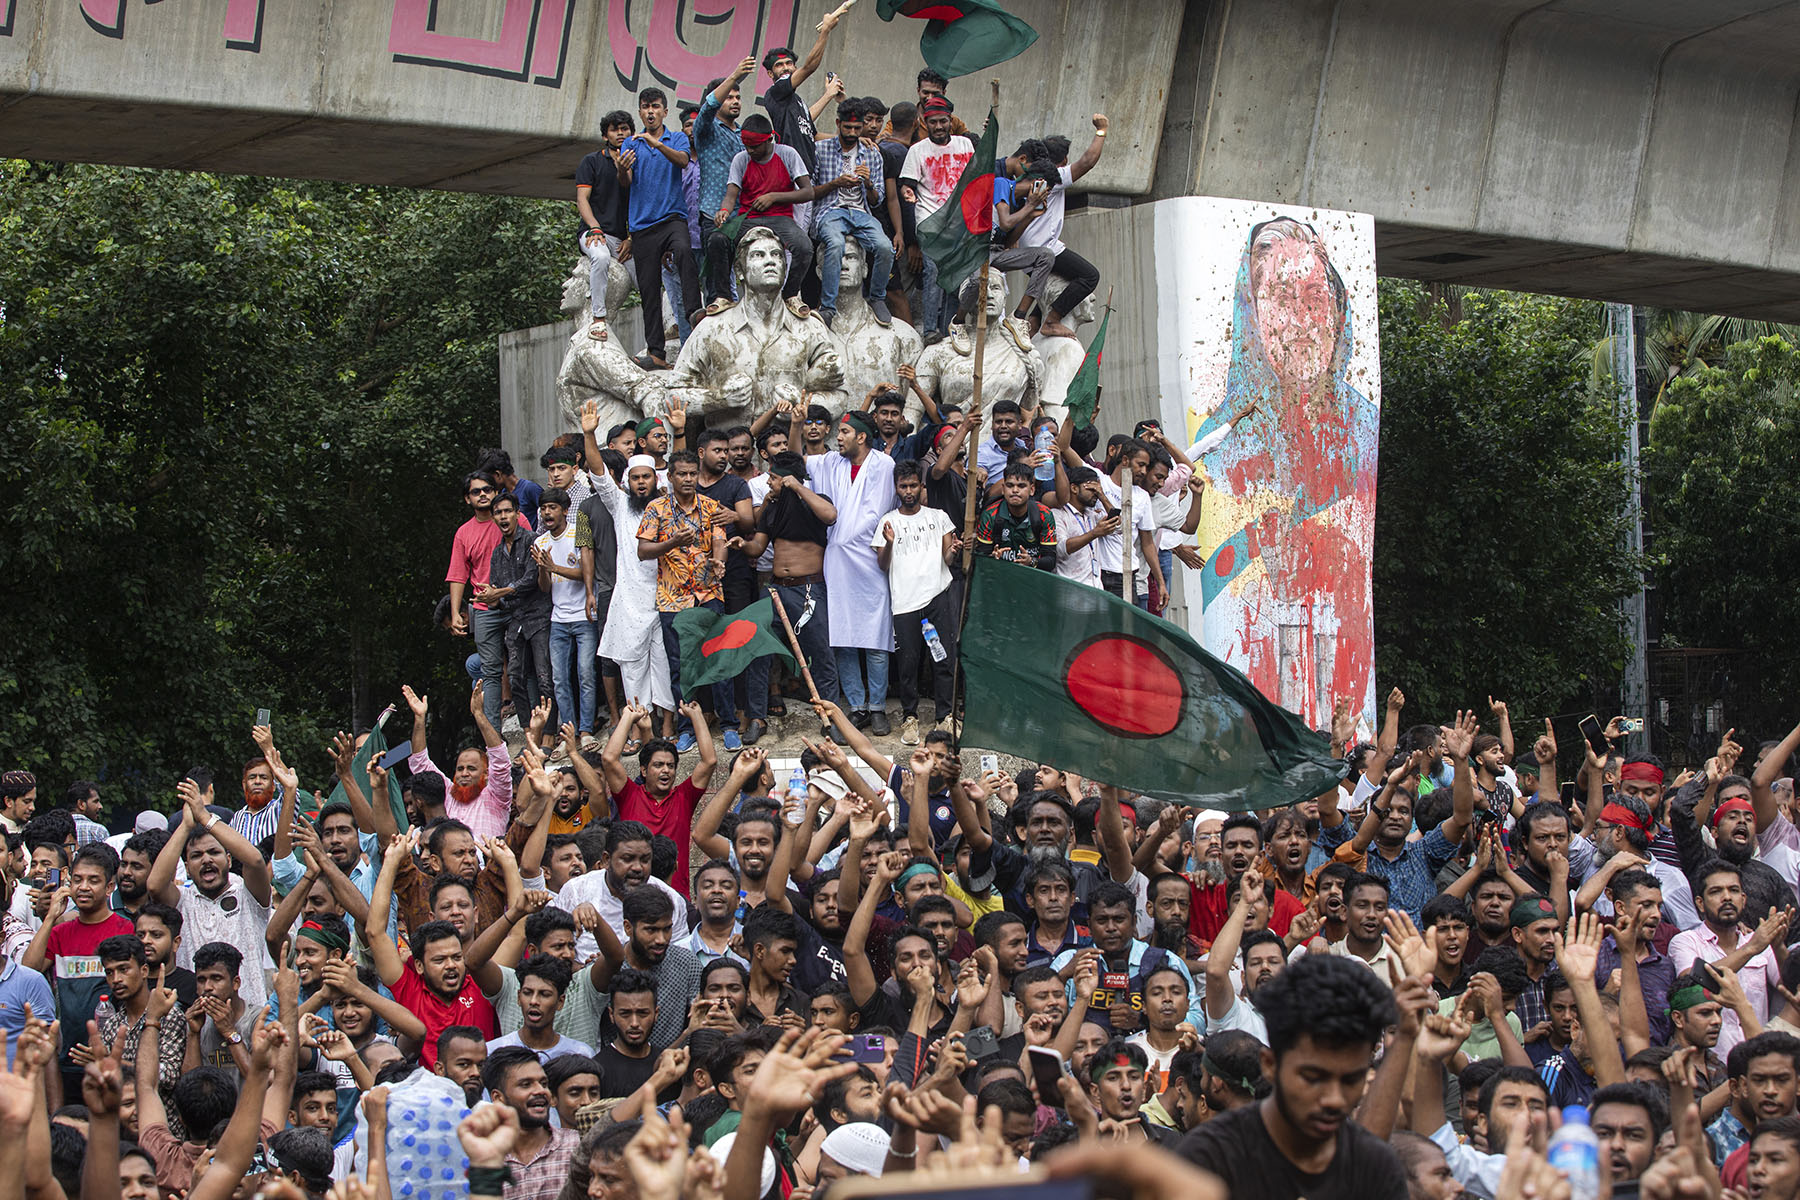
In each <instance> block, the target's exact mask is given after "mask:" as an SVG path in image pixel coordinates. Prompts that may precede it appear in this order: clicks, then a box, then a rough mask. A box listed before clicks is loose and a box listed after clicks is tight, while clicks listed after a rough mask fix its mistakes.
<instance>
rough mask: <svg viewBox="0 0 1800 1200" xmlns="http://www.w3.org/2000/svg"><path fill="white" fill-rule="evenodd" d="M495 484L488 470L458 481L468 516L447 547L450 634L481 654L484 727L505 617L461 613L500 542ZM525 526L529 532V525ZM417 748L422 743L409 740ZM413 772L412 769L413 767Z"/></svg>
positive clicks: (481, 605)
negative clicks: (469, 637) (469, 639)
mask: <svg viewBox="0 0 1800 1200" xmlns="http://www.w3.org/2000/svg"><path fill="white" fill-rule="evenodd" d="M499 495H500V485H499V483H498V482H497V481H496V480H495V479H494V476H493V475H492V473H490V472H488V471H471V472H470V473H469V474H468V476H467V477H466V478H464V480H463V498H464V499H465V500H467V501H468V504H469V509H470V516H469V519H468V520H467V521H464V522H463V523H462V524H461V525H460V526H458V527H457V530H456V535H455V536H454V537H453V538H452V539H451V543H450V569H449V571H448V572H446V573H445V575H444V578H445V580H446V581H448V583H449V584H450V632H451V633H453V634H456V635H457V636H459V637H460V636H463V635H465V634H468V633H471V632H472V633H473V634H474V635H475V651H476V653H478V654H479V655H480V656H481V681H482V683H483V684H485V685H486V691H485V692H484V693H483V694H484V695H485V696H486V701H485V706H484V715H485V716H486V717H487V721H488V724H490V725H495V726H498V725H499V724H500V676H501V673H502V671H503V670H504V669H505V666H506V622H507V615H506V614H505V613H503V612H501V611H500V610H499V609H498V608H497V607H495V606H493V605H490V604H488V603H486V602H485V601H476V602H475V603H474V605H473V612H472V615H471V614H466V613H465V611H464V609H463V604H464V603H465V602H466V601H468V600H470V599H471V598H472V597H473V596H474V595H475V593H477V592H479V591H481V590H482V589H483V588H485V587H486V586H487V585H488V570H489V568H490V567H491V566H492V565H493V561H494V547H495V546H497V545H499V544H500V526H499V525H498V524H496V523H495V521H494V500H495V498H496V497H497V496H499ZM526 528H527V529H530V524H529V522H526ZM413 745H414V746H416V747H418V748H419V749H421V750H423V749H424V747H425V743H424V742H414V743H413ZM415 769H416V768H415Z"/></svg>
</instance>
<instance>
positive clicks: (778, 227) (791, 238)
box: [706, 214, 813, 300]
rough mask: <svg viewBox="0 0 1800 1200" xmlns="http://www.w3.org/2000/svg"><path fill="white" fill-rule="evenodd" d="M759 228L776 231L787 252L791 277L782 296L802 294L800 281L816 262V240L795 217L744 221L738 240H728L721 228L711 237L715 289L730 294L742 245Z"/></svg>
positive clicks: (709, 246) (709, 270) (710, 267)
mask: <svg viewBox="0 0 1800 1200" xmlns="http://www.w3.org/2000/svg"><path fill="white" fill-rule="evenodd" d="M758 225H761V226H762V227H763V228H765V229H768V230H771V231H773V232H774V234H775V236H776V237H778V238H780V239H781V247H782V249H784V250H786V251H787V254H788V268H787V278H786V279H784V280H783V281H782V284H781V294H782V295H783V296H785V297H787V298H788V299H790V300H791V299H793V298H794V297H795V296H798V295H799V294H800V281H801V280H803V279H805V278H806V273H807V272H808V271H810V270H812V260H813V244H812V239H811V238H809V237H807V236H806V234H805V233H803V232H802V231H801V229H800V226H799V225H797V224H796V223H795V222H794V218H792V217H770V216H756V215H754V214H753V215H751V216H748V217H746V218H745V219H744V224H743V228H741V229H739V230H738V235H737V239H736V241H734V240H732V239H731V238H728V237H726V236H725V233H724V231H723V230H720V229H715V230H713V231H712V232H711V233H709V234H707V235H706V272H707V274H708V275H710V276H712V280H711V289H712V290H713V291H714V292H716V293H717V294H719V295H728V294H730V291H731V279H732V271H733V269H734V268H735V267H736V265H737V247H738V242H741V241H743V240H744V235H745V234H747V233H749V232H750V231H751V230H752V229H754V228H756V227H757V226H758Z"/></svg>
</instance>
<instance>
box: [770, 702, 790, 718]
mask: <svg viewBox="0 0 1800 1200" xmlns="http://www.w3.org/2000/svg"><path fill="white" fill-rule="evenodd" d="M769 715H770V716H771V717H785V716H787V701H785V700H770V701H769Z"/></svg>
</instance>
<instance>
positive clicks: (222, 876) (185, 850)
mask: <svg viewBox="0 0 1800 1200" xmlns="http://www.w3.org/2000/svg"><path fill="white" fill-rule="evenodd" d="M176 791H177V792H179V793H180V795H181V802H182V805H183V811H182V819H181V820H180V821H179V822H178V823H177V824H176V826H175V829H174V831H173V832H172V833H171V834H170V836H169V840H168V842H166V843H165V844H164V845H163V848H162V852H161V853H159V854H158V855H157V856H156V865H155V866H153V867H151V868H150V878H149V879H148V880H147V881H146V883H145V887H146V888H147V889H148V891H149V893H150V895H151V896H153V897H155V899H156V900H157V902H158V903H161V904H167V905H168V906H170V907H171V908H175V909H179V910H180V912H181V920H182V925H183V928H184V929H186V931H187V934H186V937H185V939H184V941H185V944H184V945H183V946H182V947H181V948H180V949H179V950H178V951H177V954H176V964H177V965H178V966H183V967H187V968H189V969H192V968H193V965H194V956H193V952H192V951H191V950H190V949H188V947H190V946H203V945H205V944H207V943H208V942H224V943H226V944H227V945H232V946H241V947H245V948H247V949H248V950H249V952H250V953H251V954H252V955H254V956H255V957H254V958H253V959H252V966H251V969H250V970H248V971H245V972H244V979H243V996H244V1000H245V1002H246V1003H248V1004H249V1005H250V1006H251V1007H252V1008H260V1007H261V1005H262V1003H263V1001H264V1000H265V999H267V990H266V989H265V987H264V984H263V971H262V968H263V962H264V954H263V950H262V939H263V930H264V929H265V928H266V927H267V926H268V923H269V901H270V899H271V892H270V888H269V867H268V864H267V863H266V862H264V861H263V856H262V855H261V854H260V853H258V852H257V849H256V847H255V846H252V845H251V844H250V843H249V842H247V841H245V840H244V837H243V835H242V834H240V833H239V832H238V831H237V830H235V829H233V828H232V827H231V826H230V825H229V824H227V823H226V822H224V821H221V820H219V818H218V816H217V815H216V814H214V813H211V812H208V811H207V809H206V807H205V806H204V805H203V804H201V802H200V791H199V789H198V788H196V787H195V786H194V781H193V780H191V779H183V780H182V781H181V782H180V783H179V784H177V785H176ZM233 859H236V860H237V862H238V863H239V865H240V866H241V867H242V868H243V874H242V875H241V876H240V875H234V874H232V873H231V870H230V867H231V862H232V860H233ZM177 866H185V867H186V868H187V882H186V883H181V884H178V883H176V881H175V868H176V867H177Z"/></svg>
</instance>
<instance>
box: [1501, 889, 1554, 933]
mask: <svg viewBox="0 0 1800 1200" xmlns="http://www.w3.org/2000/svg"><path fill="white" fill-rule="evenodd" d="M1556 919H1557V917H1556V905H1554V904H1552V903H1550V901H1548V900H1546V899H1544V898H1543V897H1542V896H1522V897H1520V898H1519V900H1518V902H1517V903H1515V904H1514V905H1513V906H1512V913H1511V914H1510V920H1511V923H1512V927H1513V928H1514V929H1523V928H1525V926H1527V925H1535V924H1537V923H1538V922H1539V921H1554V920H1556Z"/></svg>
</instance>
